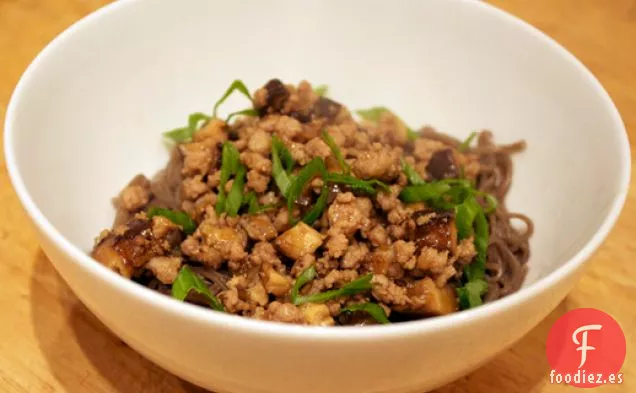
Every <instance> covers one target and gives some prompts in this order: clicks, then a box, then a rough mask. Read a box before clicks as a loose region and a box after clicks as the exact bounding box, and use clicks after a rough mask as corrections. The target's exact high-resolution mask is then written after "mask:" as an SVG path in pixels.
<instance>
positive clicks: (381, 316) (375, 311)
mask: <svg viewBox="0 0 636 393" xmlns="http://www.w3.org/2000/svg"><path fill="white" fill-rule="evenodd" d="M355 311H364V312H366V313H367V314H369V315H370V316H371V317H372V318H373V319H375V320H376V321H378V322H379V323H382V324H387V323H391V322H390V321H389V318H387V316H386V313H385V312H384V309H383V308H382V307H381V306H380V305H378V304H376V303H359V304H351V305H349V306H347V307H344V308H342V309H341V310H340V312H355Z"/></svg>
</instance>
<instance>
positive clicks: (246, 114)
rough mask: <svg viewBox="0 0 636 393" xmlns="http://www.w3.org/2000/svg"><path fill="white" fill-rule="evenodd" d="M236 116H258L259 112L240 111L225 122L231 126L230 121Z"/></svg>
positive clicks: (253, 110) (248, 109) (251, 109)
mask: <svg viewBox="0 0 636 393" xmlns="http://www.w3.org/2000/svg"><path fill="white" fill-rule="evenodd" d="M235 116H258V111H257V110H256V109H254V108H247V109H243V110H240V111H236V112H232V113H230V114H229V115H227V118H226V119H225V122H226V123H227V124H230V120H232V118H233V117H235Z"/></svg>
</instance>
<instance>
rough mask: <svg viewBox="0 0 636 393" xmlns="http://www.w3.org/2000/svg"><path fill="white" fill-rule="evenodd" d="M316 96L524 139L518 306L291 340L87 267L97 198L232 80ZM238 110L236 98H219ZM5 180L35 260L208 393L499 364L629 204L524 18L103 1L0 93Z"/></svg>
mask: <svg viewBox="0 0 636 393" xmlns="http://www.w3.org/2000/svg"><path fill="white" fill-rule="evenodd" d="M270 77H280V78H282V79H284V80H285V81H294V82H297V81H299V80H300V79H302V78H306V79H308V80H310V81H313V82H316V83H327V84H329V86H330V88H331V90H330V91H331V95H332V96H333V97H335V98H337V99H338V100H340V101H341V102H343V103H345V104H347V105H349V106H350V107H352V108H356V107H366V106H371V105H386V106H388V107H391V108H393V109H394V110H395V111H397V112H398V113H399V114H400V115H401V116H402V117H403V118H404V119H405V120H406V121H407V123H409V124H411V125H412V126H415V125H422V124H424V123H429V124H432V125H435V126H437V127H439V128H440V129H441V130H443V131H446V132H450V133H453V134H456V135H457V136H465V135H467V134H468V133H469V132H470V131H471V130H474V129H480V128H490V129H492V130H493V131H494V133H495V137H496V139H497V140H498V141H500V142H511V141H515V140H517V139H526V140H527V141H528V150H527V152H525V153H523V154H522V155H520V156H518V157H517V158H516V160H515V164H516V168H515V170H516V171H515V177H514V187H513V189H512V192H511V194H510V198H509V205H510V207H511V208H512V209H513V210H518V211H522V212H525V213H527V214H528V215H529V216H531V217H532V218H533V219H534V220H535V223H536V234H535V235H534V237H533V238H532V242H531V247H532V259H531V261H530V273H529V276H528V279H527V281H526V283H525V286H524V288H523V289H522V290H520V291H519V292H517V293H515V294H513V295H511V296H509V297H507V298H505V299H503V300H500V301H497V302H494V303H492V304H488V305H486V306H483V307H479V308H477V309H474V310H470V311H465V312H460V313H457V314H454V315H450V316H445V317H440V318H435V319H429V320H422V321H416V322H409V323H401V324H394V325H391V326H377V327H344V328H308V327H303V326H289V325H282V324H277V323H266V322H259V321H255V320H249V319H246V318H240V317H236V316H232V315H227V314H222V313H216V312H212V311H210V310H207V309H203V308H198V307H195V306H192V305H187V304H183V303H180V302H177V301H175V300H172V299H170V298H168V297H164V296H162V295H159V294H157V293H155V292H152V291H150V290H147V289H146V288H143V287H142V286H139V285H137V284H135V283H133V282H131V281H127V280H125V279H123V278H121V277H120V276H118V275H116V274H115V273H113V272H111V271H109V270H107V269H106V268H104V267H103V266H101V265H100V264H98V263H96V262H95V261H94V260H92V259H91V258H90V257H89V256H88V255H87V254H86V252H87V251H88V250H89V249H90V248H91V246H92V242H93V238H94V236H95V235H96V234H97V233H98V232H99V230H100V229H102V228H104V227H108V226H109V225H110V223H111V219H112V217H113V210H112V208H111V205H110V198H111V196H113V195H114V194H115V193H116V192H117V191H118V190H119V189H120V188H121V187H122V185H124V184H125V183H126V182H127V181H128V179H130V178H131V177H132V176H133V175H134V174H135V173H137V172H140V171H142V172H144V173H146V174H152V173H153V172H154V171H156V170H157V169H159V168H160V167H161V166H162V165H163V164H164V163H165V162H166V160H167V152H166V149H165V146H164V145H163V144H162V141H161V134H160V133H161V132H162V131H163V130H166V129H169V128H172V127H176V126H179V125H181V124H182V123H184V122H185V119H186V116H187V114H188V113H190V112H193V111H209V110H210V109H211V106H212V103H213V102H214V101H215V100H216V99H217V98H218V97H219V95H220V94H221V93H222V91H223V90H224V89H225V87H226V86H227V85H228V84H229V83H230V81H231V80H232V79H234V78H243V79H244V80H245V81H246V82H247V84H248V86H250V87H251V88H252V89H255V88H256V87H257V86H259V84H262V83H264V82H265V81H267V80H268V78H270ZM234 104H237V103H234ZM5 149H6V159H7V167H8V170H9V173H10V175H11V179H12V181H13V185H14V187H15V189H16V191H17V193H18V195H19V197H20V200H21V201H22V203H23V204H24V206H25V208H26V210H27V212H28V214H29V215H30V217H31V218H32V220H33V222H34V223H35V226H36V227H37V230H38V233H39V237H40V240H41V243H42V248H43V249H44V251H45V252H46V254H47V255H48V256H49V257H50V259H51V260H52V261H53V263H54V265H55V267H56V268H57V270H58V271H59V272H60V274H61V275H62V276H63V277H64V279H65V280H66V281H67V282H68V284H69V285H70V286H71V288H72V289H73V291H74V292H75V293H76V294H77V296H78V297H79V298H80V299H81V300H82V302H84V303H85V304H86V306H87V307H88V308H89V309H90V310H91V311H92V312H94V313H95V315H97V316H98V318H99V319H100V320H101V321H102V322H104V324H106V325H107V326H108V327H109V328H110V329H112V331H114V332H115V333H116V334H117V335H119V336H120V337H121V338H122V339H123V340H124V341H125V342H127V343H128V344H129V345H130V346H131V347H133V348H134V349H136V350H137V351H139V352H140V353H142V354H143V355H144V356H146V357H147V358H148V359H150V360H152V361H153V362H155V363H157V364H158V365H160V366H161V367H164V368H165V369H167V370H169V371H171V372H173V373H175V374H177V375H178V376H180V377H182V378H185V379H187V380H189V381H192V382H194V383H196V384H199V385H202V386H204V387H207V388H210V389H214V390H215V391H217V392H254V393H256V392H277V393H281V392H301V391H302V392H309V393H311V392H330V393H340V392H406V391H418V392H422V391H424V390H427V389H432V388H434V387H436V386H439V385H441V384H444V383H447V382H449V381H451V380H452V379H455V378H458V377H460V376H462V375H464V374H466V373H468V372H470V371H471V370H473V369H475V368H476V367H478V366H480V365H482V364H484V362H486V361H488V360H489V359H490V358H491V357H493V356H494V355H495V354H497V353H498V352H500V351H502V350H504V349H505V348H507V347H508V346H510V345H511V344H512V343H514V342H515V341H516V340H518V339H519V338H520V337H521V336H523V335H524V334H525V333H526V332H528V331H529V330H530V329H531V328H532V327H533V326H535V325H536V324H537V323H538V322H539V321H540V320H541V319H542V318H544V317H545V316H546V315H547V314H548V313H549V312H550V311H551V310H552V309H553V308H554V307H555V306H556V304H557V303H558V302H559V301H560V300H561V299H562V298H563V297H564V296H565V295H566V294H567V292H568V291H569V290H570V289H571V288H572V286H573V285H574V284H575V282H576V280H577V278H578V277H579V275H580V273H581V271H582V268H583V266H584V264H585V261H586V260H587V259H588V257H589V256H590V255H591V254H592V252H593V251H594V250H595V249H596V248H597V247H598V246H599V244H600V243H601V242H602V241H603V239H604V238H605V237H606V235H607V234H608V232H609V230H610V229H611V227H612V225H613V224H614V222H615V220H616V218H617V216H618V214H619V212H620V210H621V207H622V205H623V202H624V200H625V195H626V192H627V187H628V181H629V171H630V157H629V146H628V141H627V137H626V133H625V129H624V126H623V124H622V122H621V119H620V117H619V114H618V112H617V110H616V108H615V107H614V105H613V103H612V101H611V100H610V98H609V97H608V95H607V93H606V92H605V91H604V90H603V88H602V87H601V85H600V84H599V82H598V81H597V80H596V79H595V78H594V77H593V76H592V75H591V74H590V72H589V71H588V70H587V69H586V68H585V67H584V66H583V65H581V63H580V62H579V61H577V60H576V59H575V58H574V57H573V56H572V55H571V54H569V53H568V52H567V51H565V50H564V49H563V48H562V47H560V46H559V45H558V44H556V43H555V42H554V41H552V40H551V39H549V38H548V37H546V36H545V35H543V34H542V33H540V32H539V31H537V30H535V29H534V28H532V27H531V26H529V25H527V24H525V23H524V22H522V21H520V20H518V19H516V18H514V17H512V16H510V15H508V14H505V13H504V12H501V11H499V10H497V9H495V8H492V7H491V6H488V5H486V4H483V3H481V2H475V1H448V0H434V1H433V0H429V1H404V2H389V1H385V0H377V1H376V0H365V1H364V2H361V1H360V2H358V1H349V2H342V1H338V0H330V1H318V0H316V1H295V0H289V1H285V0H275V1H272V0H270V1H267V2H256V1H253V2H252V1H246V0H245V1H232V2H230V1H209V0H190V1H188V2H177V1H150V0H146V1H141V0H137V1H121V2H117V3H114V4H112V5H110V6H108V7H105V8H103V9H102V10H100V11H98V12H96V13H94V14H93V15H91V16H89V17H87V18H85V19H84V20H82V21H80V22H78V23H77V24H75V25H74V26H72V27H71V28H69V29H68V30H67V31H65V32H64V33H62V34H61V35H60V36H59V37H58V38H57V39H56V40H55V41H53V43H51V44H50V45H49V46H48V47H47V48H46V49H45V50H44V51H42V53H41V54H40V55H39V56H38V57H37V58H36V59H35V61H34V62H33V63H32V64H31V66H30V67H29V68H28V70H27V71H26V72H25V74H24V76H23V77H22V79H21V80H20V83H19V85H18V87H17V88H16V90H15V93H14V95H13V97H12V100H11V104H10V106H9V109H8V111H7V117H6V126H5Z"/></svg>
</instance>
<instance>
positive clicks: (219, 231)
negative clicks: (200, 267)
mask: <svg viewBox="0 0 636 393" xmlns="http://www.w3.org/2000/svg"><path fill="white" fill-rule="evenodd" d="M246 245H247V236H246V234H245V232H244V231H243V230H242V229H239V228H233V227H229V226H219V225H218V222H216V220H211V219H208V220H204V221H203V222H201V224H200V225H199V227H198V228H197V230H196V231H195V232H194V234H193V235H192V236H190V237H188V238H187V239H186V240H185V241H184V242H183V243H182V244H181V250H182V251H183V253H184V254H185V255H187V256H189V257H190V258H192V259H193V260H195V261H198V262H201V263H203V264H205V265H208V266H211V267H213V268H218V267H219V266H220V265H221V263H223V261H225V260H229V261H233V262H240V261H242V260H244V259H245V258H247V252H246V251H245V246H246Z"/></svg>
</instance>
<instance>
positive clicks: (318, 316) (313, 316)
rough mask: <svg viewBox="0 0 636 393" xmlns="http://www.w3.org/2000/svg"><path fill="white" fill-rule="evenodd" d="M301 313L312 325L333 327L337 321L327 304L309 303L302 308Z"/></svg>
mask: <svg viewBox="0 0 636 393" xmlns="http://www.w3.org/2000/svg"><path fill="white" fill-rule="evenodd" d="M300 311H301V312H302V313H303V316H304V317H305V321H307V323H308V324H310V325H315V326H333V325H334V324H335V321H334V320H333V318H332V317H331V313H330V312H329V307H327V305H325V304H315V303H307V304H303V305H302V306H300Z"/></svg>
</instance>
